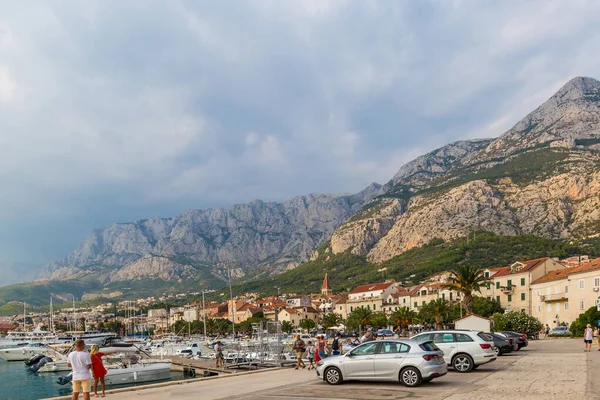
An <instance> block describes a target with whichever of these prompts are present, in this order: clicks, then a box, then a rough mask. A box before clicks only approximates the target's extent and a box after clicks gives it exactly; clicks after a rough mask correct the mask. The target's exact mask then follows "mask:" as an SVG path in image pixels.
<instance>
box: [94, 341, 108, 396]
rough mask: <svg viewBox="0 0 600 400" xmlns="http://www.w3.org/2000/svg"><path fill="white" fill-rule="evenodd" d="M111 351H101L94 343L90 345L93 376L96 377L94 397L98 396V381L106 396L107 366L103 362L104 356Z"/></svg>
mask: <svg viewBox="0 0 600 400" xmlns="http://www.w3.org/2000/svg"><path fill="white" fill-rule="evenodd" d="M106 354H110V353H101V352H100V348H99V347H98V345H96V344H94V345H92V346H91V347H90V357H91V359H92V377H93V378H94V397H98V382H100V388H101V389H102V397H106V393H105V391H104V389H105V385H104V377H105V376H106V372H107V371H106V368H104V364H103V363H102V357H103V356H105V355H106Z"/></svg>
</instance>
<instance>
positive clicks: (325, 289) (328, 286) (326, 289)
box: [321, 272, 333, 295]
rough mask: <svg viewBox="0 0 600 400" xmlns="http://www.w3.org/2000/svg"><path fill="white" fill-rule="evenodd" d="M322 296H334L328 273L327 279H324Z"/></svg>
mask: <svg viewBox="0 0 600 400" xmlns="http://www.w3.org/2000/svg"><path fill="white" fill-rule="evenodd" d="M321 294H323V295H331V294H333V290H331V284H330V283H329V276H327V272H326V273H325V278H324V279H323V285H322V286H321Z"/></svg>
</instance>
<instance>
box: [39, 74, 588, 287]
mask: <svg viewBox="0 0 600 400" xmlns="http://www.w3.org/2000/svg"><path fill="white" fill-rule="evenodd" d="M599 166H600V82H599V81H597V80H595V79H592V78H583V77H578V78H574V79H572V80H571V81H569V82H568V83H567V84H566V85H565V86H564V87H563V88H561V89H560V90H559V91H558V92H557V93H556V94H555V95H553V96H552V97H551V98H550V99H549V100H547V101H546V102H545V103H544V104H542V105H541V106H540V107H538V108H537V109H536V110H534V111H533V112H531V113H530V114H529V115H527V116H526V117H525V118H523V119H522V120H521V121H519V122H518V123H517V124H516V125H515V126H514V127H513V128H512V129H510V130H509V131H508V132H506V133H505V134H503V135H501V136H500V137H498V138H496V139H476V140H467V141H459V142H455V143H451V144H448V145H446V146H444V147H442V148H440V149H437V150H435V151H432V152H430V153H428V154H426V155H423V156H420V157H418V158H417V159H415V160H413V161H411V162H409V163H407V164H406V165H404V166H402V167H401V168H400V170H399V171H398V173H397V174H396V175H395V176H394V177H393V179H391V180H390V181H389V182H388V183H387V184H385V185H379V184H372V185H370V186H369V187H368V188H366V189H364V190H363V191H362V192H360V193H358V194H355V195H325V194H310V195H307V196H300V197H297V198H294V199H292V200H289V201H286V202H284V203H266V202H262V201H260V200H257V201H253V202H251V203H248V204H240V205H236V206H233V207H231V208H229V209H208V210H189V211H186V212H185V213H183V214H181V215H179V216H177V217H173V218H151V219H148V220H143V221H137V222H132V223H125V224H114V225H111V226H109V227H107V228H104V229H98V230H95V231H94V232H92V233H91V234H90V235H89V236H88V237H87V238H85V239H84V240H83V242H82V243H81V244H80V245H79V246H78V248H77V249H75V250H74V251H73V252H72V253H71V254H70V255H68V256H67V257H66V258H65V259H63V260H60V261H56V262H53V263H51V264H50V265H48V267H47V268H46V269H45V271H44V273H43V275H42V278H43V279H49V280H68V279H80V280H81V279H85V280H96V281H98V282H99V283H100V284H109V283H114V282H118V281H131V280H139V279H155V280H164V281H171V280H176V281H182V280H200V281H202V282H204V283H207V284H212V285H218V283H217V281H218V280H224V279H225V278H226V266H229V267H231V268H232V271H233V272H232V274H233V276H234V277H242V276H245V277H246V278H248V279H251V278H256V277H261V276H269V275H272V274H277V273H280V272H282V271H285V270H286V269H289V268H293V267H295V266H297V265H299V264H300V263H302V262H304V261H306V260H308V259H309V258H310V257H311V254H312V253H313V251H314V250H315V249H316V248H317V247H318V246H319V245H321V244H322V243H326V246H327V247H329V249H330V250H332V251H333V253H341V252H345V251H349V252H352V253H353V254H357V255H363V256H366V257H367V258H368V260H369V261H372V262H382V261H385V260H388V259H390V258H392V257H394V256H396V255H398V254H401V253H402V252H403V251H405V250H407V249H410V248H412V247H414V246H418V245H422V244H425V243H427V242H428V241H430V240H431V239H433V238H443V239H452V238H457V237H462V236H465V235H467V234H468V233H469V232H470V231H472V230H476V229H483V230H487V231H491V232H494V233H497V234H501V235H516V234H523V233H530V234H535V235H539V236H543V237H548V238H570V237H585V236H590V235H595V234H597V233H598V232H600V229H599V228H600V211H599V206H600V198H599V193H600V170H599Z"/></svg>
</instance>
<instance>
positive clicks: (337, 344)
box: [331, 338, 340, 350]
mask: <svg viewBox="0 0 600 400" xmlns="http://www.w3.org/2000/svg"><path fill="white" fill-rule="evenodd" d="M331 349H332V350H339V349H340V341H339V339H338V338H335V339H334V340H333V343H331Z"/></svg>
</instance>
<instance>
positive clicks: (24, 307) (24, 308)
mask: <svg viewBox="0 0 600 400" xmlns="http://www.w3.org/2000/svg"><path fill="white" fill-rule="evenodd" d="M25 315H27V302H25V301H24V302H23V332H25Z"/></svg>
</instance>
